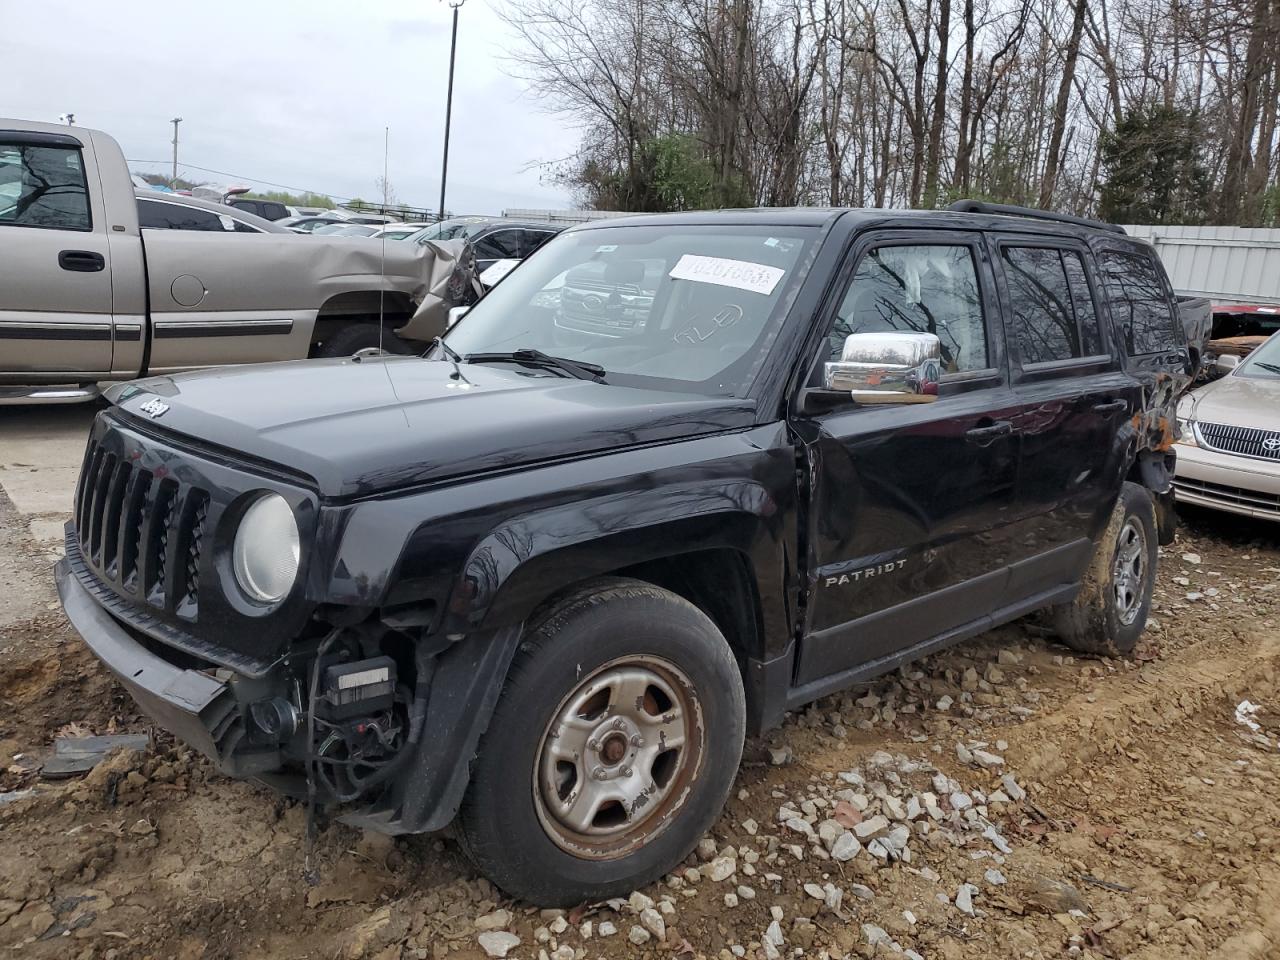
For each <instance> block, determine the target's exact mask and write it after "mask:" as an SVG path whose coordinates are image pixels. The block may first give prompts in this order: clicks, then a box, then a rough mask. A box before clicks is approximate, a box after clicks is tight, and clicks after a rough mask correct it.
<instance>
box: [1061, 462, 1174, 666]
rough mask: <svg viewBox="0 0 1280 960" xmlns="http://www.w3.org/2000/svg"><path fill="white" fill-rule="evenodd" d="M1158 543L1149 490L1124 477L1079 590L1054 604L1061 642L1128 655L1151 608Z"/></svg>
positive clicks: (1100, 652)
mask: <svg viewBox="0 0 1280 960" xmlns="http://www.w3.org/2000/svg"><path fill="white" fill-rule="evenodd" d="M1158 541H1159V535H1158V531H1157V527H1156V510H1155V504H1154V502H1153V501H1152V499H1151V494H1150V493H1149V492H1148V491H1147V489H1146V488H1145V487H1142V486H1139V485H1138V484H1136V483H1129V482H1127V481H1126V482H1125V484H1124V486H1123V488H1122V489H1121V491H1120V499H1119V500H1118V501H1117V502H1116V505H1115V509H1114V510H1113V511H1112V514H1111V520H1110V522H1108V524H1107V530H1106V534H1105V535H1104V536H1103V538H1102V541H1101V542H1100V543H1099V544H1098V547H1097V550H1096V551H1095V553H1094V557H1093V561H1092V562H1091V563H1090V565H1089V570H1088V572H1087V573H1086V574H1085V578H1084V584H1083V586H1082V587H1081V588H1080V593H1079V594H1078V595H1077V596H1076V599H1075V600H1074V601H1072V602H1071V603H1066V604H1062V605H1061V606H1059V607H1056V608H1054V626H1055V628H1056V629H1057V632H1058V635H1059V636H1060V637H1061V638H1062V640H1063V642H1064V643H1066V645H1067V646H1069V647H1071V648H1072V649H1073V650H1079V651H1080V652H1082V653H1092V654H1097V655H1099V656H1106V657H1127V656H1129V655H1130V654H1132V653H1133V649H1134V647H1135V646H1137V643H1138V638H1139V637H1140V636H1141V635H1142V630H1143V628H1144V627H1145V626H1146V624H1147V614H1148V613H1149V612H1150V610H1151V591H1152V588H1153V587H1154V586H1155V579H1156V551H1157V545H1158Z"/></svg>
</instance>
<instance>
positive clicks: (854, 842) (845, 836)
mask: <svg viewBox="0 0 1280 960" xmlns="http://www.w3.org/2000/svg"><path fill="white" fill-rule="evenodd" d="M861 849H862V844H860V843H859V842H858V838H857V837H855V836H854V835H853V832H852V831H850V830H846V831H845V832H844V833H842V834H840V836H839V837H837V838H836V842H835V843H834V844H832V845H831V856H832V857H833V858H835V859H836V860H839V861H840V862H841V863H846V862H848V861H849V860H852V859H853V858H854V857H856V856H857V855H858V851H860V850H861Z"/></svg>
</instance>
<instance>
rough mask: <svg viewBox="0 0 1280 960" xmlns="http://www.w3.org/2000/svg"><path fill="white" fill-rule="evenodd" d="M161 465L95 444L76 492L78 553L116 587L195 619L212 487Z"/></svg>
mask: <svg viewBox="0 0 1280 960" xmlns="http://www.w3.org/2000/svg"><path fill="white" fill-rule="evenodd" d="M162 472H163V471H159V470H157V471H155V472H152V471H151V470H147V469H144V468H142V467H140V466H138V465H137V464H136V463H135V462H134V461H132V460H130V459H127V458H122V457H120V456H118V455H117V454H115V453H112V452H110V451H108V450H105V449H104V448H103V447H101V446H98V447H92V448H91V449H90V450H89V451H88V452H87V453H86V454H85V467H84V470H83V472H82V473H81V477H80V488H79V489H78V490H77V491H76V502H75V521H76V530H77V533H78V541H79V546H80V553H81V556H82V557H83V558H84V560H85V562H86V563H87V565H88V566H89V567H90V568H91V569H92V570H93V572H94V574H95V575H96V576H97V577H98V578H99V579H100V580H101V581H102V582H103V583H104V584H105V585H106V586H108V587H110V588H111V589H112V590H115V591H116V592H117V593H118V594H120V595H122V596H128V597H131V598H134V599H136V600H139V601H141V602H143V603H145V604H147V605H148V606H151V607H154V608H155V609H157V610H162V611H166V612H169V613H175V614H177V615H178V616H179V617H182V618H184V619H187V620H195V619H196V614H197V612H198V609H199V576H200V549H201V542H202V540H203V537H204V532H205V531H204V526H205V519H206V517H207V516H208V511H209V494H208V492H207V491H205V490H202V489H200V488H198V487H195V486H193V485H190V484H186V483H183V482H181V481H179V480H178V479H175V478H174V477H172V476H159V475H158V474H160V473H162Z"/></svg>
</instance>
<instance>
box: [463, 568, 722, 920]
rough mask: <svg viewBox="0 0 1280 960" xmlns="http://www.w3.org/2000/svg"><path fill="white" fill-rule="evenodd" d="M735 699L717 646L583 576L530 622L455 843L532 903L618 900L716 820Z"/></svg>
mask: <svg viewBox="0 0 1280 960" xmlns="http://www.w3.org/2000/svg"><path fill="white" fill-rule="evenodd" d="M745 714H746V708H745V700H744V695H743V690H742V680H741V676H740V673H739V670H738V665H737V663H736V661H735V659H734V656H733V653H732V651H731V650H730V648H729V645H728V643H727V642H726V641H725V638H724V637H723V636H722V635H721V633H720V631H719V630H718V629H717V628H716V626H715V624H714V623H712V621H711V620H710V619H709V618H708V617H707V616H706V615H705V614H703V613H702V611H700V610H699V609H697V608H696V607H694V606H693V605H692V604H690V603H688V602H687V601H685V600H684V599H682V598H681V597H678V596H676V595H675V594H673V593H670V592H668V591H666V590H662V589H659V588H658V587H655V586H652V585H650V584H646V583H642V582H640V581H634V580H624V579H619V578H608V579H601V580H596V581H593V582H591V583H589V584H587V585H585V586H584V587H583V588H582V589H580V590H577V591H574V592H573V593H571V594H570V595H568V596H566V597H565V598H563V599H562V600H561V601H559V602H558V603H556V604H555V605H554V606H552V607H551V609H550V610H548V611H547V612H545V613H544V614H543V615H542V616H541V617H540V619H538V620H536V621H534V622H532V623H531V624H530V626H529V627H528V628H527V631H526V635H525V639H524V640H523V642H522V643H521V646H520V649H519V651H518V653H517V654H516V658H515V660H514V661H513V663H512V666H511V670H510V673H509V674H508V677H507V680H506V683H505V685H504V687H503V691H502V696H501V699H500V700H499V702H498V706H497V708H496V710H495V712H494V716H493V719H492V721H491V722H490V724H489V728H488V730H487V732H486V734H485V736H484V738H483V739H482V741H481V743H480V747H479V750H478V751H477V754H476V758H475V761H474V763H473V767H472V774H471V783H470V786H469V788H468V791H467V795H466V798H465V800H464V802H463V807H462V810H461V812H460V815H459V827H460V829H459V833H460V835H461V840H462V845H463V848H464V849H465V850H466V852H467V853H468V855H469V856H470V857H471V859H472V860H473V861H474V862H475V864H476V866H477V867H478V868H479V869H480V870H481V871H482V872H483V873H484V874H485V875H486V876H488V877H489V878H490V879H491V880H492V881H493V882H494V883H496V884H497V885H498V886H499V887H501V888H502V889H503V890H504V891H505V892H507V893H508V894H510V895H511V896H514V897H519V898H522V899H525V900H529V901H531V902H533V903H536V904H539V905H541V906H570V905H574V904H578V903H582V902H584V901H588V900H601V899H605V898H608V897H613V896H619V895H622V896H625V895H626V894H629V893H630V892H631V891H633V890H635V889H636V888H637V887H640V886H642V885H644V884H646V883H648V882H650V881H652V880H654V879H656V878H657V877H659V876H661V875H662V874H663V873H665V872H667V871H669V870H670V869H671V868H672V867H674V866H675V865H676V864H677V863H679V862H680V861H681V860H682V859H684V858H685V857H686V856H688V854H689V852H690V851H691V850H692V849H693V847H694V846H695V845H696V844H697V842H698V840H699V839H700V838H701V837H702V836H704V835H705V833H706V832H707V830H708V829H710V827H711V825H712V824H713V823H714V822H715V820H716V818H717V816H718V815H719V813H720V810H721V807H722V806H723V804H724V801H725V799H726V797H727V796H728V793H729V790H730V788H731V787H732V785H733V779H734V776H735V774H736V772H737V769H738V761H739V759H740V758H741V755H742V744H743V737H744V731H745Z"/></svg>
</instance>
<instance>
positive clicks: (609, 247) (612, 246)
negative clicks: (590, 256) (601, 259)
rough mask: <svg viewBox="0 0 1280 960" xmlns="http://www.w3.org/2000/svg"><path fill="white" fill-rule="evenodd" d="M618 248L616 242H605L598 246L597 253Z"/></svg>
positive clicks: (608, 251) (610, 251) (611, 251)
mask: <svg viewBox="0 0 1280 960" xmlns="http://www.w3.org/2000/svg"><path fill="white" fill-rule="evenodd" d="M617 249H618V245H617V244H616V243H605V244H601V245H600V246H598V247H596V253H613V251H615V250H617Z"/></svg>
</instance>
